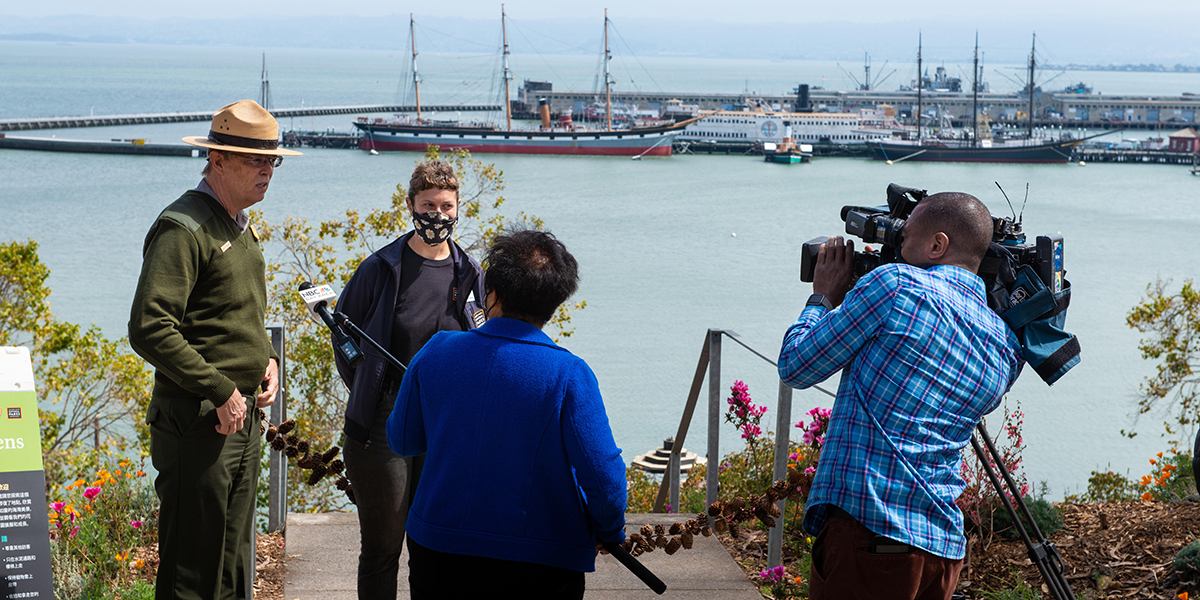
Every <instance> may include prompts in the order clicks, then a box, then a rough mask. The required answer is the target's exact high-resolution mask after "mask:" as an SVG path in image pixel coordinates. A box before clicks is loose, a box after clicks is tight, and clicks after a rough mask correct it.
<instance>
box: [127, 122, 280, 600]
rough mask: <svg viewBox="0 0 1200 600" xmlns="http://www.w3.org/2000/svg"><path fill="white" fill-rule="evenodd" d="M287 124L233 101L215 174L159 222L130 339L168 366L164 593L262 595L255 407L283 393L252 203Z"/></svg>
mask: <svg viewBox="0 0 1200 600" xmlns="http://www.w3.org/2000/svg"><path fill="white" fill-rule="evenodd" d="M278 140H279V125H278V123H277V122H276V121H275V119H274V117H272V116H271V114H270V113H268V112H267V111H266V110H264V109H263V108H262V107H261V106H259V105H258V104H257V103H256V102H254V101H253V100H241V101H239V102H235V103H233V104H229V105H227V106H224V107H222V108H221V109H220V110H219V111H217V113H216V114H215V115H214V116H213V119H212V126H211V129H210V131H209V133H208V135H207V136H204V137H185V138H183V141H184V142H186V143H188V144H191V145H193V146H200V147H202V148H207V149H208V164H207V165H206V166H205V167H204V171H203V176H204V177H203V179H201V180H200V184H199V185H197V186H196V188H195V189H193V190H188V191H187V192H185V193H184V194H183V195H182V196H180V197H179V199H178V200H176V201H175V202H173V203H172V204H171V205H170V206H168V207H167V208H166V209H165V210H163V212H162V213H161V214H160V215H159V216H158V218H157V219H156V220H155V221H154V224H153V225H152V226H151V227H150V231H149V233H148V234H147V235H146V241H145V245H144V246H143V251H142V271H141V276H140V278H139V279H138V286H137V291H136V292H135V294H134V299H133V307H132V309H131V311H130V316H129V342H130V345H132V346H133V349H134V351H136V352H137V353H138V354H139V355H141V356H142V357H143V358H145V359H146V360H147V361H148V362H149V363H150V364H152V365H153V366H154V368H155V374H154V392H153V395H152V397H151V400H150V407H149V409H148V411H147V414H146V422H147V423H149V425H150V455H151V459H152V461H153V464H154V468H155V469H156V470H157V471H158V477H157V478H156V479H155V480H154V487H155V490H156V491H157V493H158V498H159V501H160V502H161V509H160V512H159V544H158V552H159V561H160V562H159V566H158V580H157V584H156V592H155V597H156V598H157V599H158V600H163V599H167V598H179V599H187V600H191V599H196V600H200V599H204V600H224V599H227V598H248V597H249V596H250V589H249V588H248V586H249V582H250V577H249V575H250V570H249V569H252V568H253V565H250V564H249V561H250V549H251V546H250V544H251V541H252V538H251V536H252V534H253V528H254V507H255V491H256V489H257V483H258V467H259V461H260V441H259V426H258V423H256V422H255V419H254V418H253V416H252V415H254V413H255V412H256V411H255V410H254V409H256V408H261V407H264V406H268V405H270V404H271V403H272V402H273V401H274V399H275V393H276V391H277V390H278V389H279V359H278V357H277V356H276V355H275V353H274V351H273V350H272V348H271V344H270V340H269V338H268V336H267V333H266V329H265V323H264V321H265V318H266V304H267V293H266V272H265V271H266V270H265V262H264V260H263V254H262V248H261V247H260V245H259V239H258V234H257V233H256V232H255V230H254V227H253V226H252V225H250V223H249V217H248V216H247V214H246V209H247V208H249V207H251V206H253V205H254V204H257V203H258V202H261V201H262V199H263V197H264V196H265V195H266V193H267V187H268V186H269V185H270V183H271V177H272V175H274V173H275V169H276V168H278V167H279V165H280V163H281V162H282V161H283V157H284V156H297V155H299V154H300V153H299V152H295V151H292V150H286V149H283V148H280V147H279V141H278Z"/></svg>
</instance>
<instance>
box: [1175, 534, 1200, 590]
mask: <svg viewBox="0 0 1200 600" xmlns="http://www.w3.org/2000/svg"><path fill="white" fill-rule="evenodd" d="M1171 566H1172V568H1173V569H1175V572H1176V573H1178V574H1179V578H1180V579H1182V580H1183V581H1197V580H1200V541H1197V542H1192V543H1190V544H1188V545H1186V546H1184V547H1183V549H1182V550H1180V551H1179V554H1176V555H1175V561H1174V563H1173V564H1172V565H1171Z"/></svg>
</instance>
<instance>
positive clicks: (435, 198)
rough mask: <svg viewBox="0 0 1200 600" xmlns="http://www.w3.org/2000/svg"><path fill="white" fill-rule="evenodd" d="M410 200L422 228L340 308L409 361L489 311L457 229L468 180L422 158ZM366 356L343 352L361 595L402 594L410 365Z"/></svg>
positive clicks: (399, 243) (393, 247)
mask: <svg viewBox="0 0 1200 600" xmlns="http://www.w3.org/2000/svg"><path fill="white" fill-rule="evenodd" d="M406 204H407V207H408V211H409V216H410V217H411V218H412V221H413V231H410V232H409V233H407V234H405V235H403V236H401V237H400V238H399V239H397V240H396V241H394V242H392V243H390V244H388V245H387V246H384V247H383V248H381V249H380V250H378V251H377V252H375V253H374V254H372V255H371V256H369V257H367V259H366V260H364V261H363V262H362V264H360V265H359V267H358V269H357V270H355V272H354V276H353V277H351V279H350V282H349V283H348V284H347V285H346V289H345V290H343V292H342V295H341V299H340V300H339V301H338V303H337V309H338V310H339V311H340V312H342V313H344V314H345V315H346V316H347V317H349V318H350V320H351V321H353V322H354V323H355V324H357V325H358V326H359V327H361V328H362V329H363V331H364V332H365V333H366V334H367V335H368V336H370V337H371V338H373V339H375V340H376V341H378V342H379V343H380V344H382V345H383V346H384V347H385V348H387V350H388V352H389V353H390V354H391V355H392V356H394V357H396V358H397V359H398V360H399V361H400V362H402V363H404V364H408V363H409V362H410V361H411V360H412V357H413V356H414V355H416V353H417V351H418V350H420V349H421V347H422V346H424V345H425V342H427V341H429V338H431V337H433V334H435V333H437V332H439V331H466V330H467V329H474V328H475V327H479V326H480V325H483V323H484V322H485V321H486V320H487V317H486V315H485V312H484V309H483V298H484V293H483V274H482V270H481V269H480V267H479V263H478V262H476V261H475V259H473V258H471V257H470V256H468V255H467V254H466V252H464V251H463V249H462V248H461V247H459V245H458V244H456V243H455V242H454V240H453V239H451V237H452V234H453V232H454V226H455V224H456V223H457V222H458V210H459V208H460V201H459V180H458V176H457V175H456V174H455V172H454V167H452V166H451V165H450V164H449V163H446V162H444V161H430V162H424V163H421V164H418V165H417V167H416V169H415V170H414V171H413V174H412V178H411V179H410V181H409V185H408V196H407V199H406ZM363 352H364V353H365V354H366V360H365V361H364V362H363V363H362V364H360V365H358V367H351V366H350V365H348V364H346V363H345V362H344V361H341V360H339V361H338V364H337V367H338V372H339V374H340V375H341V377H342V381H344V382H345V383H346V386H347V387H348V388H349V389H350V399H349V401H348V402H347V403H346V422H345V426H344V427H343V430H344V432H345V433H346V447H345V450H344V454H345V461H346V475H347V476H348V477H349V479H350V481H351V482H352V483H353V484H354V500H355V503H356V505H357V511H358V522H359V529H360V533H361V538H362V546H361V549H360V553H359V558H358V597H359V598H371V599H376V598H382V599H385V600H386V599H391V598H395V597H396V578H397V575H398V571H399V564H400V562H399V561H400V551H401V548H402V547H403V544H404V524H405V520H406V518H407V516H408V507H409V503H410V501H411V499H412V496H413V493H414V491H415V489H416V486H417V481H418V479H419V478H420V473H421V466H422V464H423V463H424V457H423V456H416V457H401V456H399V455H397V454H396V453H394V452H392V451H391V449H390V448H388V443H387V430H386V427H387V424H386V422H387V417H388V415H390V414H391V412H392V406H393V405H394V404H395V401H396V392H397V391H398V390H399V388H400V381H401V379H402V378H403V377H404V373H403V372H400V371H399V370H398V369H396V368H395V367H392V366H390V365H389V364H388V363H387V362H386V361H385V360H384V358H383V357H382V356H381V355H379V354H378V353H376V352H375V351H373V350H372V349H371V348H369V347H366V346H364V347H363Z"/></svg>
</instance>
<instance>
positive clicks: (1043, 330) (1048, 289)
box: [800, 183, 1080, 384]
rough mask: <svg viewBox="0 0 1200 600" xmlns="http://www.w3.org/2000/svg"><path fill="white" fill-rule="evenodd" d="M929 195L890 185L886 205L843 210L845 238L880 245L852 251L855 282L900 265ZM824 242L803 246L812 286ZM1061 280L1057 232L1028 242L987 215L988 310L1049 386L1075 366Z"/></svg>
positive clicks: (1006, 221)
mask: <svg viewBox="0 0 1200 600" xmlns="http://www.w3.org/2000/svg"><path fill="white" fill-rule="evenodd" d="M1001 192H1002V193H1003V190H1001ZM927 195H928V193H927V192H926V191H925V190H918V189H914V188H906V187H903V186H899V185H896V184H894V183H892V184H889V185H888V187H887V206H876V207H865V206H843V207H842V221H844V222H845V223H846V233H848V234H850V235H853V236H855V237H858V238H860V239H862V240H863V241H864V242H866V243H868V244H880V247H879V248H878V249H871V248H870V247H869V246H868V247H867V249H865V250H863V251H856V252H855V253H854V280H855V281H857V280H858V278H859V277H861V276H863V275H865V274H867V273H868V272H870V271H871V270H872V269H874V268H876V267H878V266H880V265H885V264H888V263H894V262H901V260H900V258H901V257H900V244H901V242H902V241H903V240H904V224H905V222H906V221H907V219H908V218H909V216H910V215H912V212H913V209H915V208H916V207H917V204H919V203H920V202H921V200H923V199H925V196H927ZM1005 199H1006V200H1007V196H1005ZM1009 206H1010V207H1011V203H1010V204H1009ZM1022 212H1024V210H1023V209H1022ZM828 239H829V238H828V237H819V238H813V239H811V240H809V241H807V242H805V243H804V245H803V249H802V251H801V254H800V281H804V282H808V283H811V282H812V280H813V269H814V268H815V267H816V263H817V252H818V251H819V250H820V248H821V244H824V243H825V242H826V241H828ZM1065 276H1066V270H1065V269H1064V268H1063V236H1062V235H1061V234H1055V235H1040V236H1038V237H1037V238H1036V239H1035V240H1034V241H1033V242H1029V241H1027V238H1026V237H1025V232H1024V231H1023V230H1022V228H1021V217H1020V216H1018V215H1017V214H1016V212H1015V211H1014V212H1013V217H1012V218H1008V217H995V216H993V217H992V244H991V247H990V248H989V249H988V251H987V254H986V255H984V258H983V262H982V263H980V265H979V277H980V278H981V279H983V284H984V289H985V290H987V303H988V307H989V308H991V309H992V310H993V311H995V312H996V314H998V315H1000V318H1002V319H1004V321H1005V323H1007V324H1008V326H1009V327H1010V328H1011V329H1012V330H1013V331H1014V332H1015V333H1016V334H1017V337H1018V338H1019V340H1020V342H1021V348H1022V350H1023V353H1024V355H1025V359H1026V361H1028V362H1029V364H1030V366H1032V367H1033V368H1034V370H1036V371H1037V373H1038V375H1039V376H1041V378H1042V379H1043V380H1044V381H1045V382H1046V383H1048V384H1053V383H1054V382H1055V381H1057V380H1058V379H1059V378H1060V377H1062V376H1063V375H1064V374H1066V372H1067V371H1068V370H1070V369H1071V367H1074V366H1075V365H1076V364H1078V363H1079V352H1080V349H1079V340H1078V338H1076V337H1075V336H1074V335H1073V334H1070V333H1067V332H1066V331H1065V330H1064V329H1063V327H1064V326H1065V324H1066V314H1067V307H1068V306H1069V305H1070V302H1071V283H1070V282H1069V281H1067V280H1066V277H1065Z"/></svg>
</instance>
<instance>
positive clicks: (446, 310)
mask: <svg viewBox="0 0 1200 600" xmlns="http://www.w3.org/2000/svg"><path fill="white" fill-rule="evenodd" d="M421 243H424V242H421ZM457 312H458V310H457V308H456V307H455V303H454V259H453V258H451V257H446V258H444V259H442V260H429V259H427V258H425V257H423V256H421V255H420V254H417V253H416V252H414V251H413V249H412V248H410V247H409V246H408V244H405V245H404V252H403V253H402V254H401V257H400V293H399V295H398V296H397V297H396V313H395V316H394V317H393V321H392V347H391V352H392V355H393V356H395V357H396V359H397V360H399V361H400V362H402V363H404V364H406V365H407V364H408V363H409V362H410V361H412V357H413V356H415V355H416V354H417V351H418V350H420V349H421V346H424V345H425V342H428V341H429V338H431V337H433V334H435V333H437V332H439V331H462V330H463V327H462V325H461V324H460V323H459V320H458V315H457V314H456V313H457ZM398 375H399V373H397V372H395V371H394V370H391V373H390V376H391V377H393V378H395V379H397V380H398V379H399V376H398Z"/></svg>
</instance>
